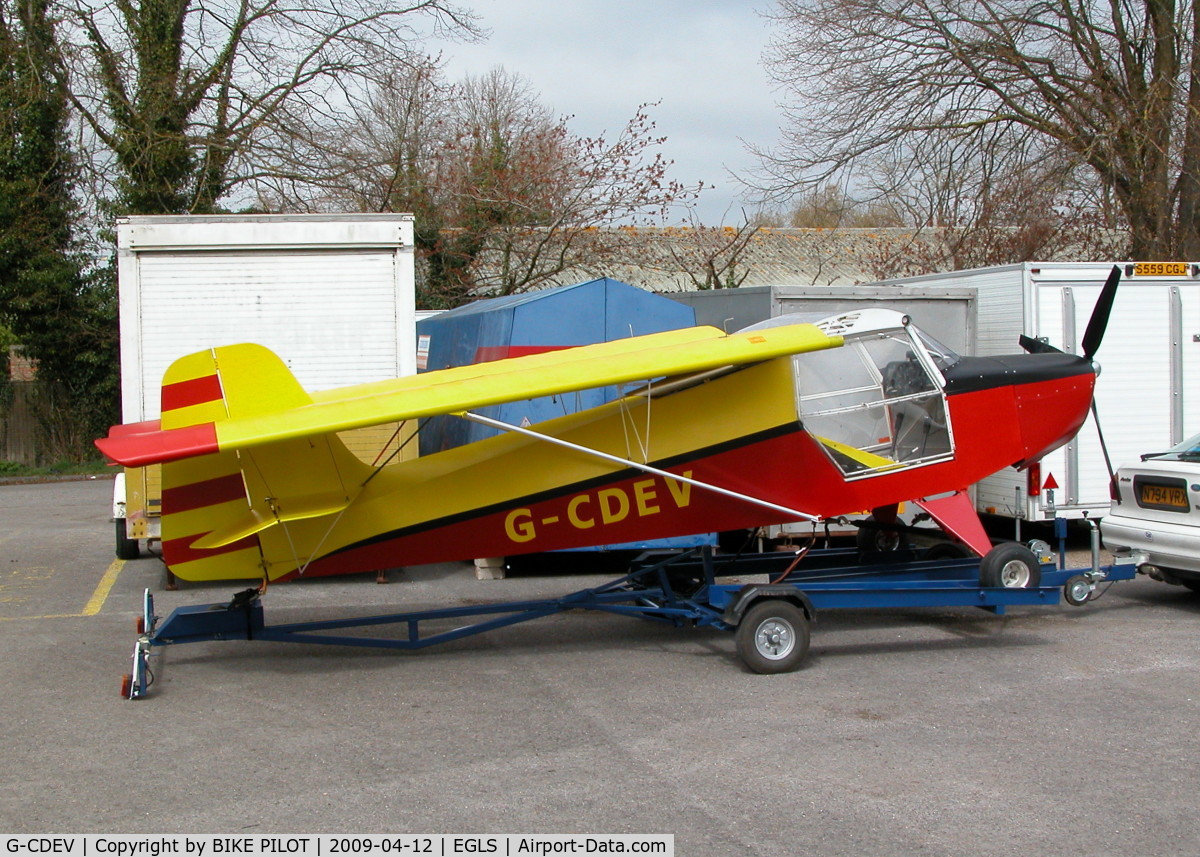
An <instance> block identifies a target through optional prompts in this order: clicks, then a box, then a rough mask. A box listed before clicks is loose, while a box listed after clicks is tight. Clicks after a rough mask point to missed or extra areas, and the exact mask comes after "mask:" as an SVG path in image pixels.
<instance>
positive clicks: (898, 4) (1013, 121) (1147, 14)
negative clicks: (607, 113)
mask: <svg viewBox="0 0 1200 857" xmlns="http://www.w3.org/2000/svg"><path fill="white" fill-rule="evenodd" d="M773 17H774V20H775V21H776V23H777V24H778V26H779V30H778V36H777V38H776V40H775V44H774V47H773V50H772V53H771V54H770V56H769V67H770V69H771V71H772V73H773V74H774V76H775V77H776V79H777V80H778V81H779V83H780V84H781V85H782V86H783V87H784V88H785V90H786V91H787V92H788V93H789V95H790V96H791V101H790V103H789V105H788V107H787V110H786V126H785V134H784V137H783V139H782V141H781V142H780V144H779V146H778V147H777V148H776V149H774V150H771V151H761V152H760V154H762V155H763V163H764V168H765V170H764V176H763V181H762V183H761V188H762V189H763V190H765V191H767V192H774V193H776V194H781V193H786V192H787V191H788V190H789V189H793V188H795V187H797V186H803V185H805V184H806V183H807V184H811V183H814V182H816V183H823V182H826V181H829V180H830V179H836V180H838V181H840V182H841V183H843V184H846V185H856V184H858V183H860V182H862V183H865V184H866V185H867V186H872V187H874V189H875V190H877V191H878V192H885V191H886V192H890V191H892V190H895V189H897V188H900V187H904V186H905V185H906V184H907V186H908V187H914V186H920V184H921V183H920V182H917V181H912V180H911V179H913V177H914V173H919V172H923V173H924V176H923V177H925V178H928V176H930V175H938V174H940V175H942V176H944V177H945V178H948V179H949V178H952V177H953V178H956V179H959V180H961V184H960V188H961V191H962V192H961V193H959V194H958V195H957V198H955V197H954V195H953V194H952V195H951V196H950V197H949V198H946V197H943V198H941V199H936V200H935V199H929V200H926V201H925V205H924V206H923V207H924V208H925V210H926V211H927V212H929V213H930V214H931V219H932V220H936V221H940V220H942V218H945V219H946V220H950V221H953V222H960V221H962V220H965V219H968V218H971V217H972V216H973V213H974V211H973V208H974V207H975V205H976V204H977V205H978V206H982V207H984V208H987V209H989V210H991V211H993V212H994V211H997V210H998V209H997V206H996V205H995V204H994V202H995V200H994V199H993V197H994V194H995V192H996V191H997V190H1002V189H1003V188H1004V187H1005V185H1007V184H1013V183H1016V182H1018V180H1019V179H1020V178H1021V177H1028V176H1029V175H1032V174H1036V173H1038V172H1039V171H1040V172H1041V175H1042V177H1043V179H1044V180H1046V182H1047V184H1045V185H1043V187H1055V188H1056V190H1058V193H1057V194H1055V196H1054V205H1061V204H1062V201H1063V200H1067V202H1068V204H1070V203H1071V202H1072V201H1074V202H1078V201H1079V200H1080V199H1081V198H1083V197H1081V191H1082V192H1083V194H1084V195H1085V196H1086V195H1087V194H1091V196H1092V197H1093V198H1096V197H1104V196H1107V197H1109V198H1111V201H1112V203H1113V206H1114V209H1113V212H1112V214H1113V215H1115V217H1116V222H1117V224H1118V225H1122V226H1124V227H1125V228H1127V229H1128V230H1129V234H1130V238H1131V247H1130V250H1131V252H1132V253H1133V254H1134V255H1135V256H1137V257H1139V258H1150V259H1158V258H1167V257H1178V256H1185V257H1188V258H1194V257H1196V256H1197V255H1200V235H1198V233H1197V221H1196V216H1195V214H1196V207H1197V204H1198V201H1200V66H1197V62H1198V61H1200V60H1198V57H1197V54H1196V50H1195V46H1196V36H1197V35H1198V34H1200V7H1198V6H1197V4H1195V3H1194V2H1184V3H1181V4H1179V5H1178V6H1177V5H1176V3H1175V2H1174V0H1131V1H1130V0H1083V2H1072V0H884V2H878V0H778V2H777V8H776V10H775V12H774V15H773ZM884 164H886V165H887V167H888V168H887V169H884V168H882V165H884ZM1051 164H1053V167H1052V168H1050V167H1049V166H1048V165H1051ZM1081 167H1083V168H1086V172H1085V171H1083V170H1081V169H1080V168H1081ZM960 168H962V170H963V171H962V172H959V169H960ZM940 170H945V172H939V171H940ZM1055 181H1060V182H1061V184H1060V185H1057V186H1056V185H1055V184H1054V182H1055ZM1089 185H1090V187H1089ZM926 186H927V187H929V186H932V187H939V186H938V185H937V184H933V185H929V183H926ZM948 186H949V187H952V186H953V185H941V186H940V187H941V188H943V189H944V188H946V187H948ZM1013 196H1014V198H1016V197H1017V196H1018V195H1016V194H1014V195H1013ZM965 201H973V202H972V203H971V204H970V205H967V206H966V207H964V205H963V204H964V202H965ZM1037 204H1038V205H1040V206H1041V207H1042V208H1043V210H1047V209H1046V208H1045V196H1044V195H1043V196H1042V198H1041V199H1039V200H1038V202H1037ZM1049 210H1053V208H1051V209H1049Z"/></svg>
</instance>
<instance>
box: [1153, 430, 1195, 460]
mask: <svg viewBox="0 0 1200 857" xmlns="http://www.w3.org/2000/svg"><path fill="white" fill-rule="evenodd" d="M1151 457H1153V458H1173V459H1176V460H1179V461H1200V434H1197V435H1193V436H1192V437H1189V438H1188V439H1187V440H1185V441H1184V442H1183V443H1180V444H1177V445H1176V446H1173V447H1171V448H1170V449H1168V450H1167V451H1166V452H1161V453H1159V454H1158V455H1155V456H1151Z"/></svg>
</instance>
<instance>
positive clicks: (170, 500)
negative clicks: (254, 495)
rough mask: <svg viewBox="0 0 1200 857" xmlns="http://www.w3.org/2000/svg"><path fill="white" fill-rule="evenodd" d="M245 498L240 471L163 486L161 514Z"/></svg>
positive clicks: (244, 487) (187, 510) (201, 507)
mask: <svg viewBox="0 0 1200 857" xmlns="http://www.w3.org/2000/svg"><path fill="white" fill-rule="evenodd" d="M245 499H246V486H245V483H243V482H242V474H241V472H238V473H231V474H229V475H228V476H219V477H217V478H216V479H206V480H205V481H203V482H193V483H192V484H191V485H178V486H175V487H171V488H164V489H163V492H162V509H163V514H168V515H169V514H174V513H176V512H190V511H192V510H193V509H203V508H204V507H205V506H216V505H218V504H220V503H228V502H230V501H233V500H245Z"/></svg>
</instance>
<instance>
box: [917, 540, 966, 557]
mask: <svg viewBox="0 0 1200 857" xmlns="http://www.w3.org/2000/svg"><path fill="white" fill-rule="evenodd" d="M972 556H975V554H973V553H971V549H970V548H969V547H967V546H966V545H960V544H959V543H958V542H938V543H937V544H936V545H933V546H931V547H930V548H929V549H928V550H927V551H925V553H923V554H922V555H921V559H925V560H935V559H967V558H968V557H972Z"/></svg>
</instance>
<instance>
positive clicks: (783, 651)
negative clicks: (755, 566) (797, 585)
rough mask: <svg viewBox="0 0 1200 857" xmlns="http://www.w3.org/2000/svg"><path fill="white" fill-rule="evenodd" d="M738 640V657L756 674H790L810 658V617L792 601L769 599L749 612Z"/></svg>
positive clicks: (739, 626)
mask: <svg viewBox="0 0 1200 857" xmlns="http://www.w3.org/2000/svg"><path fill="white" fill-rule="evenodd" d="M736 638H737V651H738V656H739V657H741V659H742V662H743V663H744V664H745V665H746V666H747V667H748V668H749V669H750V670H752V671H753V672H756V673H759V674H761V675H773V674H775V673H785V672H791V671H793V670H795V669H797V668H798V667H799V666H800V663H801V662H802V661H803V660H804V658H805V657H806V656H807V655H808V643H809V628H808V616H807V615H805V613H804V610H803V609H802V608H800V607H798V606H797V605H795V604H793V603H792V602H790V601H784V600H783V599H782V598H768V599H765V600H762V601H759V602H758V603H757V604H754V605H752V606H751V607H750V609H749V610H747V611H746V613H745V615H744V616H742V621H741V622H739V623H738V626H737V634H736Z"/></svg>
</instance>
